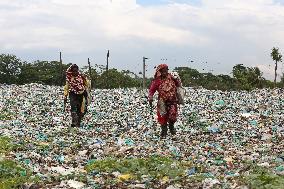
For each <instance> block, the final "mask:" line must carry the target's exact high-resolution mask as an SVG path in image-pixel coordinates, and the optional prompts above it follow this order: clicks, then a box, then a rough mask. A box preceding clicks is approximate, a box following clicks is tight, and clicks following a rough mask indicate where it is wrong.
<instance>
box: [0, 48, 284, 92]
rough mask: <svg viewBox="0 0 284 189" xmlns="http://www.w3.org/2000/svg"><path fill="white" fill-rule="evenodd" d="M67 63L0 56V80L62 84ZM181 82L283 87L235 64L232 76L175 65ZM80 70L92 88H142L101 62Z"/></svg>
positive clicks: (245, 87)
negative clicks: (107, 68) (25, 60)
mask: <svg viewBox="0 0 284 189" xmlns="http://www.w3.org/2000/svg"><path fill="white" fill-rule="evenodd" d="M271 56H272V58H273V60H275V61H276V64H277V62H279V61H282V55H281V54H280V53H279V51H278V48H273V51H272V53H271ZM69 66H70V64H64V63H62V64H61V63H60V62H58V61H40V60H38V61H35V62H33V63H27V62H23V61H21V60H20V59H19V58H17V57H16V56H15V55H9V54H8V55H6V54H1V55H0V83H6V84H26V83H42V84H46V85H63V84H64V83H65V71H66V69H67V68H68V67H69ZM174 71H176V72H178V73H179V75H180V78H181V80H182V83H183V85H184V86H186V87H189V86H190V87H200V86H202V87H204V88H206V89H209V90H223V91H225V90H253V89H255V88H264V87H269V88H272V87H283V86H284V79H283V77H282V79H281V81H280V82H279V83H276V85H275V84H274V85H273V83H272V82H271V81H269V80H265V79H264V78H263V77H262V72H261V71H260V69H259V68H257V67H245V66H244V65H243V64H237V65H235V66H234V67H233V70H232V74H233V77H230V76H229V75H213V74H212V73H200V72H199V71H197V70H196V69H193V68H190V67H176V68H175V69H174ZM81 72H82V73H84V74H85V75H87V76H88V77H89V78H90V79H91V80H92V87H94V88H109V89H112V88H130V87H136V88H142V83H143V79H142V77H141V75H137V74H135V73H133V72H131V71H129V70H122V71H119V70H117V69H109V70H108V71H106V69H105V66H104V65H99V64H95V65H93V66H91V69H90V70H89V67H88V66H84V67H83V68H82V69H81ZM151 80H152V78H146V86H147V88H149V85H150V83H151Z"/></svg>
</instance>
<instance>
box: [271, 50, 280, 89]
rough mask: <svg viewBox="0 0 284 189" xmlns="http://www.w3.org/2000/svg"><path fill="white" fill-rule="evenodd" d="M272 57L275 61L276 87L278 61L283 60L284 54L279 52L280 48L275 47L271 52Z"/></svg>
mask: <svg viewBox="0 0 284 189" xmlns="http://www.w3.org/2000/svg"><path fill="white" fill-rule="evenodd" d="M270 55H271V57H272V59H273V60H274V61H275V69H274V71H275V77H274V87H275V86H276V77H277V63H278V62H282V55H281V53H280V52H279V48H276V47H273V48H272V52H271V54H270Z"/></svg>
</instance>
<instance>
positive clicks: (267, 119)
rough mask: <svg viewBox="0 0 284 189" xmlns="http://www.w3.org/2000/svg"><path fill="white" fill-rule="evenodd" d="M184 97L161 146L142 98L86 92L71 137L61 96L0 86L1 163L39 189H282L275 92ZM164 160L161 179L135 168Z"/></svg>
mask: <svg viewBox="0 0 284 189" xmlns="http://www.w3.org/2000/svg"><path fill="white" fill-rule="evenodd" d="M186 90H187V94H188V95H187V96H186V99H185V104H184V105H181V106H180V107H179V118H178V121H177V122H176V124H175V127H176V128H177V136H176V137H174V138H173V137H171V136H170V134H169V136H168V137H167V139H165V140H160V138H159V134H160V128H159V125H158V124H157V122H156V115H155V110H154V112H152V111H151V108H150V106H149V104H148V103H147V92H146V91H143V90H140V89H136V88H131V89H112V90H106V89H104V90H99V89H95V90H93V91H92V103H91V105H90V106H89V109H88V113H87V114H86V116H85V117H84V120H83V122H82V124H81V127H80V128H70V123H71V117H70V112H69V111H70V107H69V106H67V110H66V112H65V113H64V110H63V90H62V88H61V87H57V86H46V85H41V84H28V85H21V86H17V85H0V94H1V95H0V118H1V119H0V135H1V136H8V137H9V138H11V139H12V140H13V141H14V144H17V145H18V148H16V149H15V150H13V151H12V152H10V153H9V154H8V155H6V157H5V158H8V159H12V160H15V161H17V162H20V163H21V165H23V166H25V167H27V168H28V169H30V170H31V171H32V173H33V176H34V177H36V178H40V181H41V182H39V184H38V188H40V187H43V186H45V187H47V188H102V187H109V188H149V187H150V188H160V187H163V188H168V189H173V188H182V187H187V188H188V187H191V188H198V187H203V188H241V187H249V184H248V183H247V182H246V181H247V180H248V179H251V178H252V176H253V175H254V173H255V172H254V171H255V170H262V168H263V169H264V170H268V171H269V173H271V174H273V175H275V176H279V178H280V179H283V180H281V182H282V181H283V182H284V177H283V175H284V151H283V149H284V140H283V139H284V98H283V96H284V95H283V92H282V90H281V89H273V90H272V89H260V90H254V91H251V92H247V91H238V92H237V91H231V92H223V91H214V90H206V89H202V88H199V89H194V88H186ZM153 104H155V101H154V103H153ZM151 158H154V159H151ZM155 158H158V159H155ZM159 158H162V159H159ZM163 158H165V159H163ZM149 159H150V160H151V161H149ZM124 160H125V161H124ZM128 160H129V162H128ZM136 160H137V161H136ZM138 160H139V161H138ZM170 160H171V161H172V163H170V164H169V167H170V168H169V170H168V173H169V175H167V173H166V172H165V173H163V174H156V173H154V172H151V173H150V172H149V173H147V171H148V170H146V169H145V170H143V169H144V168H143V167H141V165H142V164H143V165H146V164H147V165H148V164H151V162H157V163H156V164H151V166H152V168H153V167H155V165H156V166H157V167H159V166H160V165H161V166H162V165H167V163H166V162H169V161H170ZM0 161H1V158H0ZM117 162H121V163H122V164H123V166H122V167H119V165H117V164H116V163H117ZM131 162H136V164H135V166H137V168H139V169H132V168H131V170H130V167H129V164H131ZM137 162H138V163H137ZM100 165H105V167H102V166H100ZM116 166H117V167H118V168H117V169H114V167H116ZM133 166H134V165H133ZM123 167H124V168H125V167H126V168H127V167H128V168H129V169H126V168H125V169H123ZM150 169H151V168H149V170H150ZM157 169H158V170H160V171H161V172H163V171H162V170H163V169H160V168H157ZM165 169H168V167H165ZM151 170H152V169H151ZM154 170H155V169H153V171H154ZM173 170H179V171H182V173H181V172H177V171H176V172H174V171H173ZM171 171H172V172H171ZM139 172H141V174H139ZM142 173H143V174H142ZM153 175H154V176H153ZM243 178H248V179H247V180H244V179H243ZM25 187H26V188H36V184H34V183H25Z"/></svg>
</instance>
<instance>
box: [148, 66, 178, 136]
mask: <svg viewBox="0 0 284 189" xmlns="http://www.w3.org/2000/svg"><path fill="white" fill-rule="evenodd" d="M180 85H181V82H180V81H179V80H178V79H175V78H174V77H173V76H172V75H171V74H169V73H168V66H167V65H166V64H161V65H159V66H158V67H157V69H156V73H155V76H154V80H153V81H152V83H151V86H150V89H149V96H148V98H149V103H150V105H151V106H152V102H153V95H154V94H155V92H156V91H158V93H159V94H158V103H157V116H158V122H159V124H160V125H161V129H162V131H161V138H165V137H166V136H167V131H168V127H169V129H170V132H171V134H172V135H175V134H176V130H175V128H174V124H175V122H176V120H177V102H178V100H177V87H179V86H180Z"/></svg>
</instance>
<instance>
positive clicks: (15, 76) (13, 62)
mask: <svg viewBox="0 0 284 189" xmlns="http://www.w3.org/2000/svg"><path fill="white" fill-rule="evenodd" d="M22 64H23V62H22V61H21V60H20V59H19V58H17V57H16V56H15V55H12V54H1V55H0V82H1V83H7V84H16V83H17V82H18V81H19V79H20V78H19V75H20V73H21V66H22Z"/></svg>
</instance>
